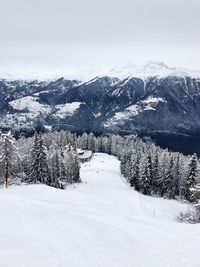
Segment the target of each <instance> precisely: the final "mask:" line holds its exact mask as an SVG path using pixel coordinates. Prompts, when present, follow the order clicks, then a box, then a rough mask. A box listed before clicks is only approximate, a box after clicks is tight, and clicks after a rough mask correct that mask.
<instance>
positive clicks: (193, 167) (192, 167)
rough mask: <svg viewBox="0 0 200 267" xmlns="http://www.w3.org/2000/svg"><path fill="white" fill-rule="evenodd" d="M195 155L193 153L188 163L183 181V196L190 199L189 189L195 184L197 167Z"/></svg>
mask: <svg viewBox="0 0 200 267" xmlns="http://www.w3.org/2000/svg"><path fill="white" fill-rule="evenodd" d="M197 164H198V163H197V156H196V154H193V155H192V157H191V159H190V162H189V164H188V174H187V177H186V183H185V186H186V188H185V198H186V199H187V200H189V201H191V200H192V199H191V195H192V194H191V189H192V188H194V187H195V185H196V184H197V177H198V168H197Z"/></svg>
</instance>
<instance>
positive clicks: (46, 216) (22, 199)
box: [0, 154, 200, 267]
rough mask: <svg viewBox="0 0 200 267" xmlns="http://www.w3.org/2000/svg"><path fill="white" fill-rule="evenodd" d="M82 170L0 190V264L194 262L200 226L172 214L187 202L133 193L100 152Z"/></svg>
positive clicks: (58, 266)
mask: <svg viewBox="0 0 200 267" xmlns="http://www.w3.org/2000/svg"><path fill="white" fill-rule="evenodd" d="M81 177H82V179H83V183H82V184H80V185H78V186H77V187H76V188H75V187H68V189H67V190H58V189H55V188H50V187H47V186H44V185H32V186H19V187H17V186H15V187H14V186H13V187H10V188H9V189H8V190H3V189H1V190H0V203H1V204H0V215H1V220H0V259H1V260H0V267H27V266H28V267H36V266H37V267H44V266H45V267H46V266H47V267H51V266H52V267H65V266H69V267H94V266H96V267H161V266H162V267H179V266H181V267H182V266H187V267H188V266H192V267H199V262H200V254H199V244H200V235H199V233H200V225H184V224H180V223H177V222H175V220H174V218H175V216H176V215H177V214H178V213H179V211H181V210H185V209H187V206H184V205H181V204H180V203H178V202H176V201H173V200H172V201H170V200H163V199H156V198H152V197H145V196H142V195H140V194H139V193H137V192H135V191H134V190H132V189H131V188H129V187H128V185H127V184H126V182H125V180H124V179H123V177H121V176H120V174H119V162H118V161H117V159H115V158H114V157H112V156H108V155H105V154H96V155H95V156H94V158H93V159H92V161H91V162H90V163H86V164H84V165H83V166H82V169H81Z"/></svg>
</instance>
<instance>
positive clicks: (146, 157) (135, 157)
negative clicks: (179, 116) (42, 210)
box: [0, 131, 200, 203]
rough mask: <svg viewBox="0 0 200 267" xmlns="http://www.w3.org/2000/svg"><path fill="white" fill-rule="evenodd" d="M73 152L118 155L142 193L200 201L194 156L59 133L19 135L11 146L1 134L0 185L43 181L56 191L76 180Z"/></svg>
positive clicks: (132, 141) (134, 141)
mask: <svg viewBox="0 0 200 267" xmlns="http://www.w3.org/2000/svg"><path fill="white" fill-rule="evenodd" d="M5 136H6V137H5ZM5 140H9V142H8V141H5ZM6 142H7V145H6ZM8 143H9V146H8ZM6 146H7V147H9V153H7V154H9V156H8V155H7V159H6V153H5V152H4V151H8V149H5V147H6ZM76 148H81V149H84V150H92V151H93V152H103V153H108V154H110V155H114V156H116V157H118V159H119V160H120V162H121V165H120V168H121V173H122V175H123V176H124V177H125V178H126V179H127V181H128V183H129V184H130V186H131V187H134V188H135V189H136V190H137V191H139V192H141V193H142V194H145V195H151V196H161V197H166V198H170V199H182V200H184V199H185V200H188V201H191V202H194V203H198V202H199V199H200V184H199V183H200V173H199V166H200V162H199V159H198V158H197V156H196V155H195V154H194V155H192V156H184V155H183V154H180V153H172V152H169V151H168V150H163V149H161V148H159V147H157V146H155V145H154V144H152V143H150V142H143V141H142V140H141V139H138V138H136V137H133V136H131V137H121V136H118V135H110V136H99V137H95V136H94V134H92V133H90V134H86V133H84V134H83V135H81V136H77V135H76V134H73V133H70V132H65V131H61V132H53V133H45V134H36V135H35V136H34V137H31V138H24V137H22V138H20V139H18V140H17V141H16V142H15V140H14V139H13V138H12V136H11V135H4V134H1V136H0V168H1V172H0V179H1V181H2V182H3V181H4V179H5V177H6V176H9V177H10V180H11V181H13V182H15V181H22V182H26V183H44V184H47V185H50V186H54V187H58V188H64V187H65V186H66V185H67V184H71V183H76V182H80V174H79V169H80V166H79V161H78V157H77V153H76ZM6 160H7V163H6ZM6 166H8V168H7V167H6ZM6 168H7V170H6ZM6 172H7V174H6Z"/></svg>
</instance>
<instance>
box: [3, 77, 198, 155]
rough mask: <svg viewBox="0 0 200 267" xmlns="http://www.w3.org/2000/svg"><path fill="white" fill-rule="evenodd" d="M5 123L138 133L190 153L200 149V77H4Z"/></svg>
mask: <svg viewBox="0 0 200 267" xmlns="http://www.w3.org/2000/svg"><path fill="white" fill-rule="evenodd" d="M0 99H1V100H0V129H2V130H9V129H12V131H13V132H14V133H15V135H17V136H18V135H20V134H22V133H23V134H25V135H30V134H33V133H34V131H35V130H38V131H47V130H50V129H52V130H62V129H63V130H71V131H73V132H78V133H79V132H80V133H81V132H83V131H86V132H94V133H96V134H102V133H103V134H109V133H119V134H136V135H139V136H140V137H145V138H146V137H150V138H152V140H153V141H154V142H156V143H157V144H158V145H160V146H162V147H166V148H170V149H172V150H175V151H181V152H183V153H186V154H191V153H193V152H196V153H198V154H200V148H199V145H198V144H199V142H200V137H199V136H200V109H199V105H200V80H199V79H198V78H191V77H189V76H184V77H183V76H167V77H163V78H159V77H156V76H149V77H148V78H146V79H145V80H144V79H140V78H135V77H130V76H129V77H126V78H125V79H120V78H116V77H115V78H113V77H109V76H102V77H101V76H96V77H95V78H93V79H91V80H88V81H87V82H80V81H79V80H66V79H65V78H60V79H57V80H52V81H36V80H35V81H9V80H5V79H3V80H0Z"/></svg>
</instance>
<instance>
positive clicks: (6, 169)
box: [0, 132, 19, 187]
mask: <svg viewBox="0 0 200 267" xmlns="http://www.w3.org/2000/svg"><path fill="white" fill-rule="evenodd" d="M18 167H19V153H18V149H17V147H16V145H15V139H14V138H13V137H12V135H11V133H10V132H9V133H7V134H2V133H1V134H0V176H1V180H2V181H5V185H6V187H8V179H9V178H10V176H12V175H14V174H16V173H17V171H18Z"/></svg>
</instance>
